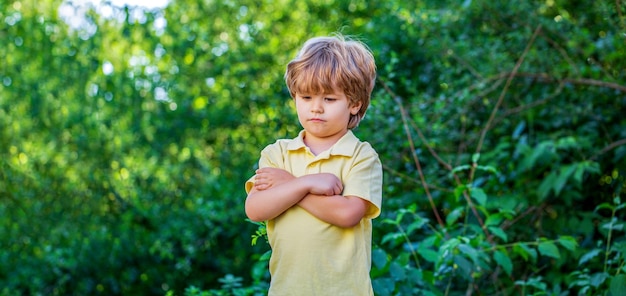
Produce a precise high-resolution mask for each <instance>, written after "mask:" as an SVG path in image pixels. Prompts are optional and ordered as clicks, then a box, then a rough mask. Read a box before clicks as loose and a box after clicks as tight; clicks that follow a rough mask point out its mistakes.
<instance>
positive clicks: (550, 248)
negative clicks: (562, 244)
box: [537, 241, 561, 259]
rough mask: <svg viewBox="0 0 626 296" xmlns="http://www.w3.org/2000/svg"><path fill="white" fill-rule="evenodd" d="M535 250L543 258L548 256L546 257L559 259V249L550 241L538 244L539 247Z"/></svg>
mask: <svg viewBox="0 0 626 296" xmlns="http://www.w3.org/2000/svg"><path fill="white" fill-rule="evenodd" d="M537 249H538V250H539V253H540V254H541V255H543V256H548V257H552V258H557V259H558V258H561V254H560V253H559V249H558V248H557V247H556V245H555V244H554V243H553V242H551V241H545V242H541V243H539V246H538V247H537Z"/></svg>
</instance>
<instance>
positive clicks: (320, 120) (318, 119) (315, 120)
mask: <svg viewBox="0 0 626 296" xmlns="http://www.w3.org/2000/svg"><path fill="white" fill-rule="evenodd" d="M309 121H311V122H324V121H325V120H323V119H320V118H311V119H309Z"/></svg>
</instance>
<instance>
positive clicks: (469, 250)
mask: <svg viewBox="0 0 626 296" xmlns="http://www.w3.org/2000/svg"><path fill="white" fill-rule="evenodd" d="M459 251H460V252H461V253H462V254H463V255H465V256H467V257H469V258H470V259H472V262H474V263H478V251H477V250H476V249H475V248H474V247H472V246H470V245H468V244H460V245H459Z"/></svg>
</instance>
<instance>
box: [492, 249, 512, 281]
mask: <svg viewBox="0 0 626 296" xmlns="http://www.w3.org/2000/svg"><path fill="white" fill-rule="evenodd" d="M493 259H494V260H495V261H496V263H498V265H499V266H500V267H502V269H504V271H505V272H506V274H508V275H509V276H510V275H511V273H512V272H513V262H512V261H511V258H509V256H507V255H506V254H505V253H504V252H501V251H496V252H495V253H494V254H493Z"/></svg>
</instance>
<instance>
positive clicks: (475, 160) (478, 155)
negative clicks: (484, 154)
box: [472, 153, 480, 163]
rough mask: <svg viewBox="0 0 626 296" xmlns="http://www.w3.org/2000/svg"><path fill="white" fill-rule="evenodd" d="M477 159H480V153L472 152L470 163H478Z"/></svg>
mask: <svg viewBox="0 0 626 296" xmlns="http://www.w3.org/2000/svg"><path fill="white" fill-rule="evenodd" d="M479 159H480V153H474V154H472V163H478V160H479Z"/></svg>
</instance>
